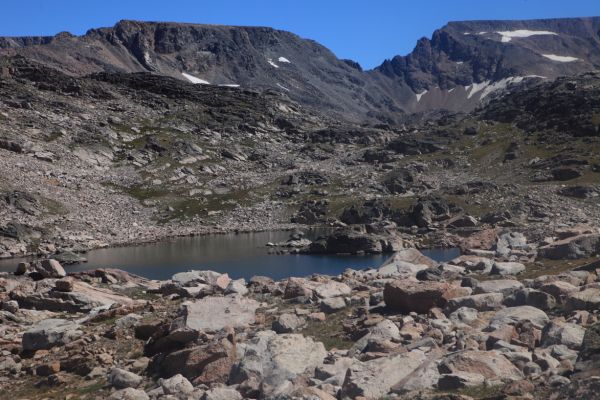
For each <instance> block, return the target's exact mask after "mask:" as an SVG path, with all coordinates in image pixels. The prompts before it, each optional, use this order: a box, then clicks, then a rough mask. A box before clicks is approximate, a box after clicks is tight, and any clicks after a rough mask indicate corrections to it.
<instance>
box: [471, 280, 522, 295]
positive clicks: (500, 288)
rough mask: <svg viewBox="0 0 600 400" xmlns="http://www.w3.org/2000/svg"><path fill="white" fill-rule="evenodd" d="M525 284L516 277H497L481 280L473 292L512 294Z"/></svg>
mask: <svg viewBox="0 0 600 400" xmlns="http://www.w3.org/2000/svg"><path fill="white" fill-rule="evenodd" d="M522 287H523V284H522V283H521V282H519V281H517V280H514V279H496V280H489V281H480V282H478V283H477V286H475V288H474V289H473V294H481V293H502V294H504V295H507V294H510V293H511V292H512V291H513V290H515V289H520V288H522Z"/></svg>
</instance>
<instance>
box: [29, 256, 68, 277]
mask: <svg viewBox="0 0 600 400" xmlns="http://www.w3.org/2000/svg"><path fill="white" fill-rule="evenodd" d="M36 271H37V272H39V273H41V274H42V276H43V277H44V278H63V277H65V276H67V273H66V272H65V269H64V268H63V267H62V265H60V263H59V262H58V261H56V260H53V259H49V260H43V261H41V262H40V263H39V267H38V268H36Z"/></svg>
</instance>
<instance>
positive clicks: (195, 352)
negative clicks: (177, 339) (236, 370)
mask: <svg viewBox="0 0 600 400" xmlns="http://www.w3.org/2000/svg"><path fill="white" fill-rule="evenodd" d="M235 351H236V349H235V346H234V345H233V343H231V341H229V340H228V339H226V338H215V339H214V340H212V341H211V342H209V343H208V344H206V345H201V346H191V347H186V348H184V349H181V350H176V351H173V352H171V353H169V354H167V355H165V356H164V357H158V358H156V359H155V360H154V362H153V364H152V366H151V369H153V370H156V371H157V372H158V373H159V374H160V376H162V377H164V378H172V377H174V376H176V375H178V374H179V375H182V376H183V377H185V378H186V379H189V380H191V381H192V382H194V383H195V384H213V383H225V382H227V379H228V377H229V374H230V373H231V369H232V367H233V364H234V362H235V357H236V355H235Z"/></svg>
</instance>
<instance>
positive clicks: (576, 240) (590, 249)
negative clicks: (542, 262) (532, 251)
mask: <svg viewBox="0 0 600 400" xmlns="http://www.w3.org/2000/svg"><path fill="white" fill-rule="evenodd" d="M598 254H600V234H597V233H596V234H584V235H577V236H573V237H569V238H566V239H563V240H558V241H556V242H553V243H551V244H548V245H546V246H542V247H540V248H539V249H538V257H540V258H548V259H551V260H564V259H577V258H588V257H592V256H595V255H598Z"/></svg>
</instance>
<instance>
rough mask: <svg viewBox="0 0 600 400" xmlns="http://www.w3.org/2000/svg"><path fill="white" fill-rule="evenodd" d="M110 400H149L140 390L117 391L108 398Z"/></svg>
mask: <svg viewBox="0 0 600 400" xmlns="http://www.w3.org/2000/svg"><path fill="white" fill-rule="evenodd" d="M109 399H110V400H150V397H149V396H148V395H147V394H146V392H144V391H143V390H140V389H134V388H126V389H121V390H117V391H116V392H114V393H113V394H111V395H110V397H109Z"/></svg>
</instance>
